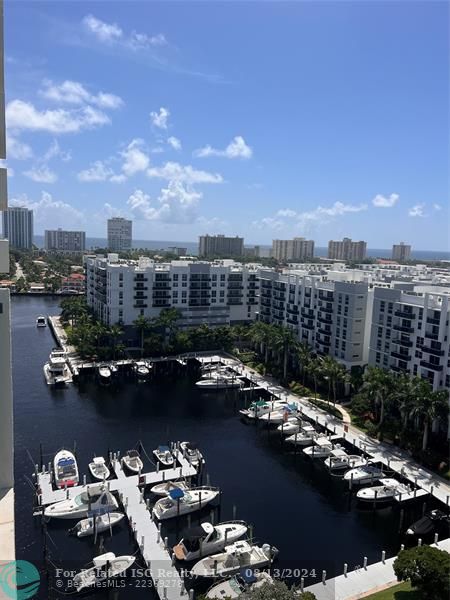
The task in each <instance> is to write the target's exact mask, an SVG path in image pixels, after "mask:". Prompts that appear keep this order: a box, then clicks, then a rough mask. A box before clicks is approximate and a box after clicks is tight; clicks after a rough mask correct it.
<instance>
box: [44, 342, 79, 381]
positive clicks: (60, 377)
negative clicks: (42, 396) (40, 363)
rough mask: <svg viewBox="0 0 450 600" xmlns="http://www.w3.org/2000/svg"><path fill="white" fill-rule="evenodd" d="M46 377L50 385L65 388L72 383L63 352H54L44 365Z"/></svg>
mask: <svg viewBox="0 0 450 600" xmlns="http://www.w3.org/2000/svg"><path fill="white" fill-rule="evenodd" d="M44 376H45V380H46V381H47V384H48V385H54V386H63V385H65V384H66V383H69V382H70V381H72V377H71V374H70V370H69V367H68V365H67V362H66V353H65V352H64V351H63V350H52V351H51V352H50V356H49V359H48V361H47V362H46V363H45V365H44Z"/></svg>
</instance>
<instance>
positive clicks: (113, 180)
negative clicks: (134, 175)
mask: <svg viewBox="0 0 450 600" xmlns="http://www.w3.org/2000/svg"><path fill="white" fill-rule="evenodd" d="M126 180H127V176H126V175H124V174H123V173H121V174H120V175H111V177H110V178H109V181H111V183H124V181H126Z"/></svg>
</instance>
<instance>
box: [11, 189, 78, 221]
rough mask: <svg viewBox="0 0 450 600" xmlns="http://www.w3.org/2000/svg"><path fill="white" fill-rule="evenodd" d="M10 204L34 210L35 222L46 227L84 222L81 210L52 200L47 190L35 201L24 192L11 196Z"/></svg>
mask: <svg viewBox="0 0 450 600" xmlns="http://www.w3.org/2000/svg"><path fill="white" fill-rule="evenodd" d="M10 205H11V206H25V207H26V208H30V209H31V210H33V212H34V222H35V224H36V225H38V226H39V225H40V226H43V227H46V228H47V229H52V228H55V229H56V228H58V227H64V228H69V227H73V226H74V225H82V224H84V223H85V217H84V214H83V213H82V212H81V211H79V210H77V209H76V208H74V207H73V206H72V205H71V204H68V203H67V202H63V201H62V200H54V199H53V197H52V196H51V195H50V194H49V193H48V192H42V193H41V198H40V200H36V201H33V200H31V199H30V198H28V196H27V195H26V194H24V195H22V196H19V197H18V198H12V199H11V201H10Z"/></svg>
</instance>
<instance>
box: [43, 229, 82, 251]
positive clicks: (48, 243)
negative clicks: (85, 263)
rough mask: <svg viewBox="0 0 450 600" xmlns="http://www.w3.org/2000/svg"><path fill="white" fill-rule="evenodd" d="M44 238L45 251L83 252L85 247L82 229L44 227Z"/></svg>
mask: <svg viewBox="0 0 450 600" xmlns="http://www.w3.org/2000/svg"><path fill="white" fill-rule="evenodd" d="M44 238H45V249H46V250H47V252H84V250H85V249H86V233H85V232H84V231H66V230H64V229H46V230H45V235H44Z"/></svg>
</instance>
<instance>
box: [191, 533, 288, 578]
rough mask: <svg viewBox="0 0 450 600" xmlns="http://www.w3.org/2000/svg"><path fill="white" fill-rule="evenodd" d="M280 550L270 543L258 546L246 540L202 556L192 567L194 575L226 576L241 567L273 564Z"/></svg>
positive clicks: (254, 567)
mask: <svg viewBox="0 0 450 600" xmlns="http://www.w3.org/2000/svg"><path fill="white" fill-rule="evenodd" d="M277 554H278V550H277V549H276V548H275V547H274V546H270V545H269V544H263V545H262V546H256V545H252V544H249V542H246V541H244V540H241V541H238V542H235V543H234V544H230V545H229V546H227V547H226V548H225V550H224V551H223V552H219V553H218V554H212V555H211V556H207V557H205V558H202V559H201V560H199V561H198V563H196V564H195V565H194V566H193V567H192V569H191V575H193V576H194V577H226V576H227V575H234V574H235V573H239V571H241V569H261V568H264V567H267V566H268V565H270V564H271V562H272V561H273V560H274V558H275V557H276V556H277Z"/></svg>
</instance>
